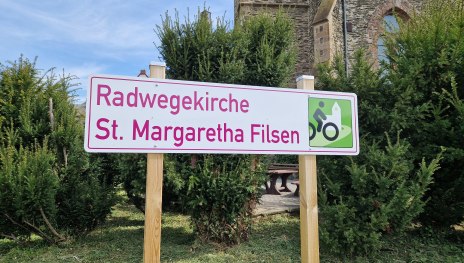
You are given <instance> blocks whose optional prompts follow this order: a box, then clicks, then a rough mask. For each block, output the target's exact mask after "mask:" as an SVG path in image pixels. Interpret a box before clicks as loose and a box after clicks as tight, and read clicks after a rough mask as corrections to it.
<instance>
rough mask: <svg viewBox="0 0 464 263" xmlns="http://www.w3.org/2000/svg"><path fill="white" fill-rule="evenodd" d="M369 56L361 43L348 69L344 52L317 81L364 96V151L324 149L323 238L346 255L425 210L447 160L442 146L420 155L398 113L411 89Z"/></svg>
mask: <svg viewBox="0 0 464 263" xmlns="http://www.w3.org/2000/svg"><path fill="white" fill-rule="evenodd" d="M366 61H367V59H366V58H365V55H364V52H362V51H359V52H358V53H357V54H356V56H355V59H354V61H353V63H352V72H351V73H350V75H349V76H347V75H346V72H345V69H344V66H343V63H342V61H341V59H340V58H337V59H335V61H334V64H333V65H324V66H322V67H320V72H319V73H320V75H319V78H318V80H319V81H318V83H317V85H318V89H323V90H334V91H344V92H348V91H350V92H355V93H356V94H357V96H358V101H359V103H358V117H359V131H360V138H361V148H360V149H361V150H360V154H359V155H358V156H353V157H341V156H337V157H332V156H321V157H318V174H319V183H320V185H319V188H320V189H319V198H320V199H319V205H320V215H321V224H320V225H321V227H320V238H321V241H322V242H323V243H324V244H326V245H327V246H329V247H330V248H331V250H332V251H334V252H337V253H340V254H345V255H356V254H367V253H374V252H375V251H377V249H378V248H379V247H380V244H381V242H382V236H383V235H386V234H401V233H402V232H404V231H405V230H406V229H408V228H409V227H410V226H411V225H412V223H413V222H414V219H416V218H417V216H418V215H419V214H420V213H421V212H423V210H424V206H425V204H426V200H425V199H424V195H425V193H426V191H427V190H428V189H429V188H430V185H431V183H432V181H433V175H434V173H435V172H436V171H437V170H438V169H439V162H440V160H441V152H437V153H436V155H435V156H434V157H433V158H431V159H424V158H423V159H421V160H419V161H418V162H417V161H416V160H415V158H414V155H413V153H414V151H413V148H414V147H413V146H412V145H411V144H410V143H409V142H408V140H407V138H404V137H403V134H402V133H401V126H400V125H399V122H400V121H401V118H399V117H398V112H401V111H402V109H404V108H407V107H408V105H407V101H405V100H403V99H404V98H407V95H408V94H410V93H409V92H408V91H401V90H395V89H394V88H392V87H390V83H389V82H387V81H385V79H384V77H383V76H382V74H381V72H380V71H377V70H374V69H372V67H371V65H370V64H368V63H367V62H366ZM391 138H396V139H391Z"/></svg>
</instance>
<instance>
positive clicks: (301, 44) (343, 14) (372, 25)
mask: <svg viewBox="0 0 464 263" xmlns="http://www.w3.org/2000/svg"><path fill="white" fill-rule="evenodd" d="M424 2H425V1H424V0H234V9H235V10H234V14H235V22H236V23H237V22H238V21H240V20H241V19H246V17H247V16H252V15H255V14H257V13H258V12H261V11H265V12H270V13H272V12H276V11H277V10H278V9H279V8H283V9H284V10H285V11H286V12H287V13H288V14H289V16H290V17H291V18H292V19H293V20H294V24H295V32H296V38H297V43H298V59H297V68H296V75H297V76H298V75H302V74H314V73H315V72H314V68H315V66H316V65H317V64H318V63H327V62H330V61H331V60H332V59H333V58H334V56H335V55H336V54H340V55H342V56H343V57H344V58H346V57H348V58H352V56H353V54H354V52H355V51H356V50H357V49H359V48H365V49H367V50H368V51H369V56H370V57H371V58H372V61H373V62H374V64H377V65H378V59H379V56H380V55H381V53H382V45H383V44H382V43H383V42H382V40H381V36H382V33H383V31H384V30H385V23H386V22H391V21H389V20H388V19H394V20H396V19H395V18H394V17H393V16H392V14H393V13H394V14H395V15H396V16H397V17H399V18H400V19H404V20H407V19H408V18H409V16H410V15H412V14H413V13H414V12H418V11H419V10H420V8H421V6H422V4H423V3H424ZM345 63H346V67H347V68H349V59H348V60H346V59H345Z"/></svg>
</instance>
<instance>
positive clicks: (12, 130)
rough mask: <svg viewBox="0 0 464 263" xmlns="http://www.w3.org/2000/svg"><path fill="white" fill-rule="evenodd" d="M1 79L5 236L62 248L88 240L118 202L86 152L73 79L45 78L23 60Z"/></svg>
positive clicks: (0, 228) (5, 69)
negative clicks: (69, 241)
mask: <svg viewBox="0 0 464 263" xmlns="http://www.w3.org/2000/svg"><path fill="white" fill-rule="evenodd" d="M0 74H1V78H0V96H1V98H2V99H1V100H0V120H1V121H0V151H1V154H0V170H1V172H0V182H1V184H0V187H1V188H2V190H1V191H0V206H1V211H3V213H0V234H1V235H2V236H3V237H8V238H11V239H24V238H28V237H29V236H30V235H31V234H32V233H34V234H37V235H39V236H41V237H42V238H44V239H45V240H46V241H48V242H59V241H63V240H65V239H66V238H67V234H71V235H83V234H85V233H87V232H88V231H90V230H92V229H93V228H94V227H95V226H96V224H97V223H98V222H101V221H103V220H104V219H105V218H106V215H107V214H108V213H109V212H110V208H111V205H112V204H113V203H114V195H113V190H112V185H111V182H108V181H107V180H106V178H107V177H106V175H105V173H106V171H104V170H103V169H102V168H101V167H100V166H99V165H100V162H99V161H98V160H99V159H101V158H100V157H98V156H97V155H94V156H92V157H94V158H93V159H89V158H90V156H89V155H88V154H86V153H84V152H83V149H82V148H83V147H82V145H83V121H82V120H81V119H79V117H78V116H79V115H78V114H77V111H76V109H75V106H74V105H73V104H72V102H71V100H72V97H70V96H71V92H70V91H69V88H70V84H69V81H70V78H69V77H64V76H63V77H60V78H58V77H57V76H55V74H54V73H53V71H48V72H46V74H45V75H44V76H42V77H40V76H39V74H40V72H39V71H38V70H37V69H36V68H35V64H34V63H31V62H30V61H29V60H27V59H24V58H23V57H20V59H19V61H18V62H15V63H11V64H10V66H2V68H1V72H0Z"/></svg>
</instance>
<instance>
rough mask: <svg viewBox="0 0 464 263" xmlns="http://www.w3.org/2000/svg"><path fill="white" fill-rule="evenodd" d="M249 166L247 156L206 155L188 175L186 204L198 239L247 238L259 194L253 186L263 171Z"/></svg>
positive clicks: (229, 240) (225, 241)
mask: <svg viewBox="0 0 464 263" xmlns="http://www.w3.org/2000/svg"><path fill="white" fill-rule="evenodd" d="M224 157H225V156H224ZM226 158H228V159H230V157H226ZM250 167H251V159H250V158H240V159H239V160H238V162H237V161H236V160H233V161H232V162H231V161H228V160H226V159H224V161H223V162H218V161H217V157H214V158H213V156H212V155H206V156H205V157H204V159H203V162H202V164H201V165H199V168H198V169H196V170H194V171H193V173H192V174H191V175H190V176H189V182H188V193H187V197H188V199H189V200H190V201H189V203H188V205H189V207H190V209H191V211H192V212H191V216H192V222H193V225H194V228H195V231H196V233H197V235H198V236H199V237H200V239H204V240H209V241H215V242H219V243H223V244H227V245H231V244H238V243H240V242H241V241H244V240H247V239H248V235H249V234H250V229H249V228H250V223H251V222H250V221H251V215H252V210H253V208H254V207H255V205H256V202H257V200H258V198H259V195H260V189H259V187H256V186H259V185H262V183H263V182H264V181H263V178H264V177H263V170H262V169H260V167H256V169H255V170H254V171H252V170H251V169H250Z"/></svg>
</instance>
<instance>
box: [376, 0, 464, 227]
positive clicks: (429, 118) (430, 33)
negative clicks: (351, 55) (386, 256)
mask: <svg viewBox="0 0 464 263" xmlns="http://www.w3.org/2000/svg"><path fill="white" fill-rule="evenodd" d="M463 25H464V1H462V0H445V1H429V2H428V3H427V4H426V5H425V6H424V7H423V8H422V10H421V12H420V13H418V14H414V15H413V16H412V17H411V19H410V20H409V21H407V22H405V23H400V30H399V31H397V32H391V33H389V34H387V35H386V37H385V39H386V46H387V52H386V54H387V56H388V58H389V61H388V63H385V64H384V69H385V76H386V78H387V79H388V82H389V83H391V87H394V88H395V89H397V90H400V91H401V90H402V91H403V92H401V93H399V94H401V95H403V96H404V97H403V100H404V102H402V104H403V105H404V107H403V108H401V109H400V108H398V109H399V110H398V111H397V116H398V119H401V120H402V122H401V123H400V124H401V129H402V130H403V131H402V135H403V136H404V137H405V138H407V139H408V141H409V142H410V143H411V145H413V146H414V147H412V148H411V151H412V153H411V154H412V156H413V158H414V160H415V162H416V163H418V162H419V161H420V159H421V158H422V157H426V158H427V159H430V158H433V156H435V155H436V154H437V153H438V152H440V151H441V149H442V147H444V148H445V149H446V150H445V151H444V152H443V159H442V161H441V169H440V170H439V171H437V173H435V175H434V178H433V181H434V183H433V185H431V187H430V189H429V191H427V194H426V196H425V199H426V200H428V202H427V205H426V207H425V211H424V213H423V214H422V215H421V222H422V223H423V224H426V225H431V226H437V227H446V228H450V227H451V225H453V224H459V223H461V222H462V221H463V220H464V191H463V190H462V189H464V162H463V161H462V160H463V158H464V141H463V136H462V134H463V125H462V111H460V109H462V108H461V106H460V105H462V102H463V100H464V89H463V85H464V73H463V72H464V63H463V59H462V58H463V57H464V39H463V34H464V27H463ZM406 92H407V93H406Z"/></svg>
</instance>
